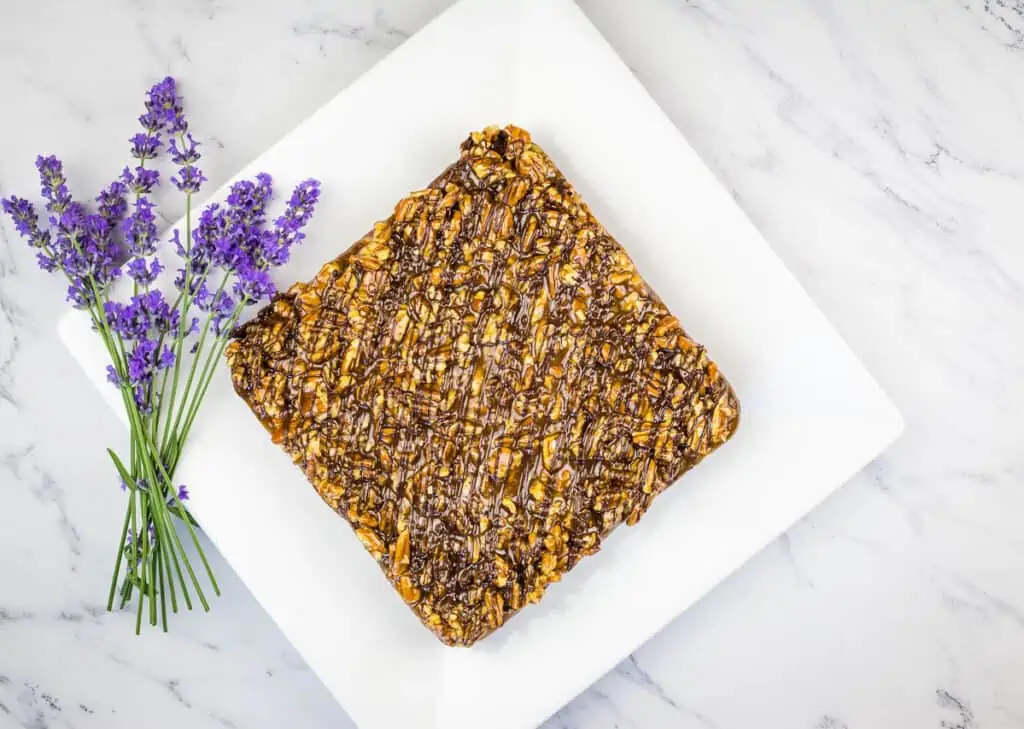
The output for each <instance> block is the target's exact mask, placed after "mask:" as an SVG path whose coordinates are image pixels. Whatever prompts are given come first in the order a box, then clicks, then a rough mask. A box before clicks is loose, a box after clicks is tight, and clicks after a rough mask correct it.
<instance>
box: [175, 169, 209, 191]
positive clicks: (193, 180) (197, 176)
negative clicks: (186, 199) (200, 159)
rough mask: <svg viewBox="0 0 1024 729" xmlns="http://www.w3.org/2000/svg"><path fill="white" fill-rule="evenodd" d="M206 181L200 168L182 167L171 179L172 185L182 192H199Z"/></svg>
mask: <svg viewBox="0 0 1024 729" xmlns="http://www.w3.org/2000/svg"><path fill="white" fill-rule="evenodd" d="M206 179H207V178H206V175H204V174H203V173H202V171H201V170H200V169H199V168H198V167H182V168H181V169H180V170H178V174H177V175H176V176H175V177H172V178H171V183H173V185H174V186H175V187H176V188H178V189H179V190H181V191H182V192H199V188H200V187H201V186H202V184H203V183H204V182H206Z"/></svg>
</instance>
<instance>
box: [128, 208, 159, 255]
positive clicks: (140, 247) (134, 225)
mask: <svg viewBox="0 0 1024 729" xmlns="http://www.w3.org/2000/svg"><path fill="white" fill-rule="evenodd" d="M154 207H155V205H153V203H151V202H150V201H149V198H146V197H139V198H138V199H137V200H136V201H135V212H134V213H132V214H131V215H129V216H128V217H127V218H125V219H124V237H125V240H126V241H128V251H129V253H131V254H132V255H134V256H148V255H152V254H153V253H155V252H156V243H157V235H156V215H154V213H153V208H154Z"/></svg>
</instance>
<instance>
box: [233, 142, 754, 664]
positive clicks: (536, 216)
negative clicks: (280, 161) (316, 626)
mask: <svg viewBox="0 0 1024 729" xmlns="http://www.w3.org/2000/svg"><path fill="white" fill-rule="evenodd" d="M234 337H235V339H234V341H233V342H232V343H231V344H230V346H229V347H228V350H227V358H228V362H229V363H230V368H231V377H232V381H233V383H234V387H235V390H236V391H237V392H238V394H239V396H241V397H242V399H244V400H245V401H246V403H247V404H248V405H249V407H250V408H251V409H252V411H253V412H254V413H255V414H256V416H257V417H258V418H259V419H260V421H261V422H262V423H263V425H264V426H265V427H266V428H267V430H268V431H269V432H270V434H271V436H272V438H273V440H274V442H275V443H278V444H280V446H281V447H282V448H284V449H285V450H286V451H287V452H288V453H289V454H290V455H291V456H292V458H293V459H294V461H295V463H296V464H298V465H299V466H300V467H301V468H302V469H303V470H304V472H305V473H306V475H307V477H308V478H309V480H310V481H311V482H312V484H313V486H314V487H315V488H316V490H317V491H318V492H319V494H320V496H321V497H322V498H323V499H324V501H326V502H327V503H328V504H329V505H330V506H331V508H333V509H334V510H336V511H337V512H338V513H340V514H341V515H342V516H344V517H345V519H347V520H348V522H349V524H351V526H352V528H353V529H354V530H355V532H356V534H357V535H358V536H359V539H360V540H362V542H363V544H364V545H365V546H366V549H367V550H368V551H369V552H370V554H372V555H373V557H374V559H376V560H377V562H378V563H379V565H380V567H381V569H382V570H383V571H384V573H385V575H387V577H388V579H389V580H390V581H391V582H392V584H393V585H394V587H395V589H396V590H397V591H398V593H399V594H400V595H401V596H402V598H403V599H404V600H405V601H406V602H407V603H408V604H409V606H410V607H411V608H412V609H413V610H414V611H415V612H416V614H417V615H418V616H419V618H420V620H422V621H423V623H424V624H425V625H426V626H427V627H428V628H430V629H431V630H432V631H434V632H435V633H436V634H437V636H438V637H439V638H440V639H441V640H443V641H444V642H445V643H448V644H450V645H462V646H466V645H470V644H472V643H474V642H475V641H477V640H479V639H480V638H482V637H484V636H486V635H487V634H489V633H491V632H492V631H494V630H495V629H497V628H499V627H500V626H501V625H502V624H503V623H504V622H505V621H507V620H508V619H509V617H511V616H512V615H514V614H515V613H516V612H518V611H519V610H520V609H521V608H522V607H523V606H525V605H527V604H529V603H534V602H537V601H538V600H540V599H541V597H542V596H543V594H544V591H545V589H546V588H547V586H548V585H550V584H551V583H553V582H557V581H558V580H559V579H560V578H561V577H562V575H564V574H565V573H566V572H567V571H568V570H570V569H572V568H573V566H574V565H575V564H576V563H577V562H579V560H580V559H582V558H583V557H585V556H586V555H590V554H594V553H595V552H597V550H598V549H599V547H600V545H601V540H602V539H604V538H605V537H606V536H607V535H608V534H609V533H610V532H611V531H612V530H613V529H614V528H615V527H616V526H618V525H619V524H621V523H623V522H626V523H627V524H633V523H635V522H636V521H637V520H638V519H639V518H640V517H641V515H643V513H644V512H645V511H646V509H647V508H648V507H649V506H650V505H651V502H652V500H653V499H654V498H655V497H656V496H657V495H658V494H659V493H660V492H661V491H662V490H664V489H665V488H666V487H667V486H668V485H669V484H671V483H672V482H673V481H675V480H676V479H677V478H679V476H680V475H681V474H683V473H684V472H685V471H687V470H688V469H690V468H692V467H693V466H694V465H695V464H697V462H699V461H700V460H701V459H702V458H704V456H706V455H707V454H708V453H710V452H711V451H712V450H714V449H715V448H717V447H718V446H720V445H721V444H722V443H724V442H725V441H726V440H728V438H729V437H730V436H731V435H732V434H733V432H734V431H735V429H736V426H737V424H738V421H739V404H738V402H737V400H736V396H735V393H734V392H733V390H732V388H731V387H730V386H729V383H728V382H727V381H726V379H725V378H724V377H723V376H722V375H721V373H720V372H719V371H718V368H717V367H716V366H715V364H714V363H713V362H712V361H711V360H709V359H708V356H707V354H706V353H705V350H704V348H703V347H701V346H700V345H699V344H697V343H695V342H694V341H693V340H691V339H690V338H689V337H687V335H686V333H685V332H684V331H683V329H682V327H681V326H680V324H679V321H678V320H677V319H676V318H675V317H674V316H673V315H672V314H671V313H670V312H669V311H668V309H667V308H666V307H665V305H664V304H663V303H662V302H661V300H660V299H659V298H658V296H657V295H656V294H655V293H654V291H652V290H651V288H650V287H649V286H648V285H647V283H646V282H645V281H644V280H643V279H642V278H641V277H640V274H639V273H637V270H636V268H635V266H634V265H633V262H632V261H631V260H630V258H629V256H628V255H627V254H626V252H625V250H623V248H622V246H620V245H619V244H618V243H617V242H616V241H615V240H614V239H613V238H612V237H611V236H610V235H609V234H608V232H607V231H606V230H605V229H604V228H603V227H602V226H601V224H600V223H598V221H597V220H596V219H595V218H594V216H593V215H592V214H591V212H590V210H589V209H588V207H587V206H586V204H584V202H583V201H582V200H581V199H580V196H579V195H578V194H577V193H576V191H575V190H574V189H573V187H572V186H571V185H570V184H569V183H568V181H567V180H566V179H565V177H564V176H563V175H562V173H561V172H559V170H558V169H557V168H556V167H555V165H554V164H553V163H552V161H551V160H550V159H549V158H548V156H547V155H546V154H545V153H544V152H543V151H542V150H541V149H540V147H538V146H537V145H536V144H535V143H533V142H532V141H531V140H530V135H529V134H527V133H526V132H525V131H523V130H522V129H519V128H516V127H514V126H508V127H506V128H504V129H498V128H497V127H489V128H487V129H485V130H484V131H482V132H474V133H473V134H472V135H471V136H470V137H469V139H467V140H466V141H465V142H464V143H463V144H462V147H461V154H460V156H459V159H458V161H456V162H455V163H453V164H452V165H451V166H450V167H448V169H447V170H445V171H444V172H443V173H442V174H441V176H440V177H438V178H437V179H436V180H434V182H432V183H431V184H430V186H429V187H427V188H426V189H423V190H420V191H418V192H414V193H412V194H411V195H409V196H408V197H406V198H405V199H404V200H402V201H400V202H399V203H398V205H397V206H396V207H395V211H394V214H393V215H392V216H391V217H390V218H388V219H387V220H385V221H383V222H380V223H377V224H376V225H375V226H374V228H373V230H372V231H370V232H369V233H368V234H367V235H366V236H365V237H364V238H362V239H361V240H360V241H358V242H357V243H356V244H355V245H353V246H352V247H351V248H350V249H349V250H347V251H346V252H345V253H343V254H342V255H341V256H339V257H338V258H336V259H335V260H333V261H331V262H330V263H327V264H326V265H325V266H324V267H323V268H322V269H321V270H320V273H319V274H318V275H317V276H316V278H315V279H314V280H312V281H311V282H309V283H298V284H295V285H294V286H293V287H292V288H291V289H290V290H289V291H288V292H287V293H283V294H280V295H278V296H277V297H275V299H274V301H272V302H271V303H270V304H268V305H267V307H266V308H264V309H263V310H262V311H261V312H260V313H259V314H258V315H257V316H256V317H255V319H253V320H252V321H251V322H249V323H248V324H246V325H244V326H242V327H240V328H239V329H238V330H237V332H236V333H235V334H234Z"/></svg>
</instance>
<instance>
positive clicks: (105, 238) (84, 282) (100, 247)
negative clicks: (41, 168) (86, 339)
mask: <svg viewBox="0 0 1024 729" xmlns="http://www.w3.org/2000/svg"><path fill="white" fill-rule="evenodd" d="M51 221H52V223H53V224H54V225H55V226H56V236H55V237H54V239H53V246H52V255H50V254H46V255H44V256H42V257H40V258H39V264H40V266H43V267H44V268H51V267H52V268H54V269H55V268H57V267H60V268H61V269H62V270H63V271H64V273H65V274H66V275H67V277H68V281H69V285H68V300H69V301H71V302H72V303H73V304H74V305H75V306H77V307H86V306H89V305H90V304H91V303H92V302H93V301H95V299H96V295H97V293H99V292H101V291H103V290H105V288H106V287H107V285H108V284H110V283H111V282H112V281H113V280H115V279H116V278H117V277H118V276H119V275H120V273H121V269H120V267H119V266H118V260H119V257H120V251H119V249H118V247H117V244H116V243H114V241H113V240H112V235H111V232H112V231H111V226H110V223H109V221H108V220H107V219H106V218H105V217H104V216H103V215H100V214H96V213H86V211H85V208H84V207H83V206H82V205H81V204H80V203H77V202H69V203H68V204H67V207H66V208H65V209H64V210H63V212H61V214H60V217H59V218H57V217H55V216H51Z"/></svg>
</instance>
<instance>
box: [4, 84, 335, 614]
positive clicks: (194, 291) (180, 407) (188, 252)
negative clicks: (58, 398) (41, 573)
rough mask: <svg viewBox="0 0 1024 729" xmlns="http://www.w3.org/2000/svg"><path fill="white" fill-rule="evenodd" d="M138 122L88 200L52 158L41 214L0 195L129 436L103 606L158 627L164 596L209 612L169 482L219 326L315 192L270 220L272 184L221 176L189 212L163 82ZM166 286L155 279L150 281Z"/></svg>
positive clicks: (177, 102) (237, 307)
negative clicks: (88, 343) (80, 320)
mask: <svg viewBox="0 0 1024 729" xmlns="http://www.w3.org/2000/svg"><path fill="white" fill-rule="evenodd" d="M139 122H140V123H141V125H142V131H140V132H138V133H137V134H135V135H134V136H132V137H131V140H130V141H131V156H132V157H133V158H134V160H135V163H134V165H133V166H131V167H125V168H124V171H123V172H122V173H121V174H120V176H119V178H118V179H116V180H114V181H113V182H111V183H110V185H109V186H107V187H106V188H105V189H104V190H103V191H101V192H100V194H99V195H98V196H97V197H96V198H95V205H94V206H86V205H85V204H83V203H82V202H79V201H78V200H75V199H73V198H72V196H71V193H70V191H69V188H68V185H67V180H66V179H65V175H64V171H63V165H62V163H61V161H60V160H59V159H57V158H56V157H53V156H49V157H42V156H40V157H39V158H38V159H37V160H36V167H37V168H38V170H39V179H40V184H41V194H42V197H43V200H44V204H45V210H46V213H47V216H46V220H45V222H40V217H39V213H38V212H37V210H36V207H35V206H34V205H33V203H31V202H30V201H28V200H26V199H24V198H20V197H16V196H11V197H9V198H7V199H4V200H3V201H2V206H3V210H4V212H6V213H7V214H8V215H9V216H10V217H11V218H12V220H13V221H14V225H15V227H16V229H17V230H18V232H19V233H20V234H21V235H22V236H23V237H24V238H25V239H26V240H27V241H28V243H29V245H30V246H32V247H33V248H35V249H37V259H38V262H39V265H40V267H41V268H42V269H43V270H45V271H49V272H53V273H60V274H61V275H63V276H64V277H65V278H66V279H67V284H68V289H67V297H68V300H69V301H70V302H71V303H72V304H73V305H74V306H75V307H77V308H80V309H83V310H85V311H86V312H88V314H89V316H90V317H91V319H92V324H93V328H94V329H95V331H96V333H97V335H98V336H99V337H100V339H101V340H102V341H103V344H104V346H105V347H106V351H107V353H108V354H109V356H110V364H109V365H108V366H107V379H108V380H109V381H110V383H111V385H112V386H113V387H116V388H117V389H118V390H119V391H120V395H121V400H122V401H123V403H124V408H125V413H126V414H127V420H128V424H129V434H130V440H129V447H128V450H127V454H126V455H125V454H122V455H119V454H118V453H117V452H115V451H114V450H113V449H108V453H109V454H110V458H111V460H112V461H113V464H114V468H115V469H116V471H117V474H118V477H119V478H120V481H121V488H122V489H123V490H125V491H126V492H127V506H126V509H125V515H124V523H123V527H122V529H121V534H120V540H119V543H118V546H117V552H116V560H115V564H114V573H113V577H112V579H111V583H110V591H109V595H108V599H107V609H108V610H113V609H114V606H115V605H117V606H119V607H121V608H124V607H125V606H127V605H128V604H129V603H130V602H131V601H132V600H133V599H134V600H135V601H136V603H135V610H136V619H135V630H136V633H138V632H140V631H141V628H142V624H143V616H144V615H145V616H146V618H147V620H148V622H149V623H150V624H151V625H154V626H155V625H157V624H160V625H162V626H163V629H164V630H167V613H168V603H169V604H170V611H171V612H172V613H175V612H177V611H178V609H179V597H180V600H181V602H182V603H184V606H185V607H187V608H188V609H189V610H191V609H192V607H193V595H194V596H195V599H196V600H198V602H199V603H200V604H201V605H202V607H203V609H204V610H209V601H208V599H207V596H206V592H205V591H204V587H203V584H202V583H201V581H200V579H199V577H197V574H196V573H197V571H198V570H197V568H196V567H194V566H193V561H192V559H191V558H190V557H189V552H188V551H187V550H186V549H185V545H184V544H183V542H182V538H181V536H179V528H178V526H177V525H178V524H181V525H182V528H181V529H180V531H181V532H183V533H184V534H185V538H186V539H187V540H188V541H191V543H192V545H193V547H194V548H195V553H196V554H197V555H198V557H199V560H200V562H201V563H202V571H204V572H205V573H206V577H207V579H208V580H209V588H212V590H213V592H214V593H215V594H218V595H219V594H220V589H219V587H218V586H217V581H216V579H215V577H214V575H213V572H212V570H211V569H210V565H209V562H208V560H207V558H206V555H205V554H204V553H203V549H202V546H201V545H200V542H199V540H198V538H197V535H196V529H197V528H198V524H197V523H196V522H195V520H194V519H193V518H192V516H191V515H190V514H189V511H188V508H187V507H186V502H187V501H188V490H187V488H186V487H185V486H183V485H179V484H176V483H175V480H174V471H175V468H176V466H177V464H178V460H179V458H180V457H181V453H182V449H183V448H184V446H185V443H186V441H187V439H188V434H189V431H190V430H191V428H192V425H193V423H194V421H195V419H196V416H197V414H198V412H199V409H200V407H201V405H202V402H203V397H204V396H205V394H206V391H207V389H208V388H209V386H210V382H211V380H212V377H213V373H214V370H215V368H216V365H217V363H218V362H219V361H220V360H221V358H222V355H223V352H224V348H225V346H226V345H227V342H228V339H229V336H230V333H231V331H232V329H233V328H234V326H235V324H236V323H237V322H238V320H239V317H240V316H241V315H242V313H243V311H244V310H245V308H246V307H248V306H251V305H253V304H255V303H257V302H259V301H262V300H264V299H267V298H269V297H271V296H273V295H274V293H275V292H276V289H275V287H274V283H273V282H272V280H271V277H270V271H271V270H272V269H274V268H275V267H277V266H280V265H281V264H283V263H285V262H286V261H287V260H288V258H289V253H290V251H291V249H292V246H294V245H296V244H297V243H299V242H300V241H302V239H303V238H304V234H303V232H302V229H303V228H304V227H305V225H306V223H308V222H309V219H310V217H311V216H312V214H313V211H314V208H315V207H316V203H317V200H318V197H319V194H320V189H319V183H318V182H317V181H316V180H306V181H305V182H302V183H301V184H299V185H298V186H297V187H296V188H295V189H294V191H293V192H292V194H291V197H290V198H289V199H288V201H287V206H286V208H285V211H284V213H283V214H282V215H281V216H279V217H277V218H276V219H274V220H273V222H272V223H271V222H270V221H269V219H268V213H267V205H268V203H269V201H270V200H271V197H272V195H273V187H272V181H271V177H270V175H267V174H265V173H261V174H258V175H256V177H255V178H254V179H251V180H241V181H239V182H236V183H234V184H233V185H232V186H231V188H230V193H229V194H228V196H227V198H226V199H225V200H224V201H223V202H221V203H213V204H210V205H208V206H207V207H206V208H205V209H203V210H202V211H201V212H200V214H199V215H198V217H197V218H196V217H195V216H194V214H193V198H194V197H195V195H196V194H197V193H198V192H199V191H200V189H201V187H202V184H203V183H204V182H206V177H205V176H204V175H203V173H202V171H201V170H200V168H199V167H198V166H197V163H198V162H199V161H200V154H199V143H198V142H196V140H195V139H194V138H193V136H192V134H191V133H190V132H189V127H188V123H187V121H186V119H185V115H184V111H183V107H182V100H181V97H180V96H179V94H178V89H177V86H176V84H175V81H174V79H172V78H166V79H164V80H163V81H161V82H160V83H158V84H156V85H155V86H153V87H152V88H151V89H150V90H149V92H148V93H147V96H146V101H145V112H144V113H143V114H142V115H141V116H140V117H139ZM162 151H163V152H166V154H167V155H168V156H169V157H170V160H171V161H172V163H173V164H174V165H175V166H176V167H177V171H176V173H175V174H174V175H173V176H172V177H171V178H170V182H171V184H172V185H173V186H174V187H175V188H177V190H178V191H180V192H181V193H183V194H184V196H185V219H184V225H183V230H180V229H178V228H175V229H174V230H173V232H172V233H171V235H170V238H169V242H170V243H171V244H173V251H174V256H175V258H174V260H175V264H174V270H175V271H176V274H175V276H174V279H173V287H172V286H171V285H170V281H169V278H170V271H169V270H168V271H167V274H166V275H165V269H167V266H165V264H164V263H163V262H162V259H161V257H160V253H161V251H160V236H159V234H158V231H157V223H156V214H155V212H154V211H155V209H156V203H155V202H154V201H153V195H154V191H155V190H156V189H157V188H158V187H159V185H160V180H161V173H160V171H159V169H157V167H156V166H155V165H156V164H157V163H158V161H159V158H160V156H161V152H162ZM119 279H125V280H122V281H119ZM165 280H166V281H167V283H168V285H167V286H165V287H163V288H160V287H158V286H157V285H156V284H157V283H158V282H164V281H165ZM165 290H167V291H170V292H171V293H170V295H167V294H165V293H164V291H165Z"/></svg>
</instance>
